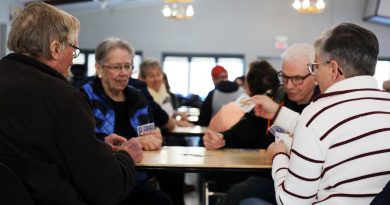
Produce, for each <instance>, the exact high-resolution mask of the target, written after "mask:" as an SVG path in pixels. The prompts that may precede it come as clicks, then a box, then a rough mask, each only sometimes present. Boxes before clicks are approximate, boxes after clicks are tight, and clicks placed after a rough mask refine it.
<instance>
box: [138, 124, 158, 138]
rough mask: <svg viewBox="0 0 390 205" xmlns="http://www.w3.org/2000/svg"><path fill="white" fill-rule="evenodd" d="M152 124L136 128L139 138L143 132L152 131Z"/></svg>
mask: <svg viewBox="0 0 390 205" xmlns="http://www.w3.org/2000/svg"><path fill="white" fill-rule="evenodd" d="M154 129H155V126H154V123H148V124H144V125H141V126H138V127H137V134H138V136H141V135H142V134H143V133H144V132H147V131H151V130H154Z"/></svg>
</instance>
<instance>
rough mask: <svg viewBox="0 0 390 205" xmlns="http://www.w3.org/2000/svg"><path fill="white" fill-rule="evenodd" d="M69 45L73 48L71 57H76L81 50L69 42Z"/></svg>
mask: <svg viewBox="0 0 390 205" xmlns="http://www.w3.org/2000/svg"><path fill="white" fill-rule="evenodd" d="M69 46H70V47H72V48H73V58H77V57H78V56H79V55H80V52H81V50H80V48H79V47H77V46H75V45H73V44H71V43H69Z"/></svg>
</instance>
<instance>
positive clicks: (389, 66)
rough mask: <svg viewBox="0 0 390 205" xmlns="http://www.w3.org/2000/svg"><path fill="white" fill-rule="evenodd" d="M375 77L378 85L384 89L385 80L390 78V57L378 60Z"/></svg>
mask: <svg viewBox="0 0 390 205" xmlns="http://www.w3.org/2000/svg"><path fill="white" fill-rule="evenodd" d="M374 77H375V78H376V80H377V81H378V87H379V88H380V89H383V87H382V85H383V81H385V80H389V79H390V59H389V60H381V59H380V60H378V62H377V64H376V68H375V75H374Z"/></svg>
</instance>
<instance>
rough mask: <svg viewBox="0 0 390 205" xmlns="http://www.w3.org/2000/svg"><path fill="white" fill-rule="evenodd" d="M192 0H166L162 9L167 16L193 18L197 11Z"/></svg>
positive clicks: (177, 18) (181, 18) (178, 18)
mask: <svg viewBox="0 0 390 205" xmlns="http://www.w3.org/2000/svg"><path fill="white" fill-rule="evenodd" d="M191 3H192V0H165V5H164V7H163V9H162V10H161V12H162V14H163V16H164V17H166V18H171V19H176V20H184V19H191V18H192V16H194V14H195V11H194V7H193V6H192V4H191Z"/></svg>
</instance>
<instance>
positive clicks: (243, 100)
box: [234, 93, 255, 112]
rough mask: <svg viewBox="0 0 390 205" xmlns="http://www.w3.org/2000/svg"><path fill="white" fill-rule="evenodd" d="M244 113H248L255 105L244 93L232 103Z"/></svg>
mask: <svg viewBox="0 0 390 205" xmlns="http://www.w3.org/2000/svg"><path fill="white" fill-rule="evenodd" d="M234 102H235V103H236V104H237V105H238V106H239V107H240V108H241V109H242V111H244V112H249V111H251V110H252V109H253V107H255V104H254V103H253V102H252V100H251V97H249V95H247V94H246V93H244V94H242V95H240V97H238V98H237V99H236V100H235V101H234Z"/></svg>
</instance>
